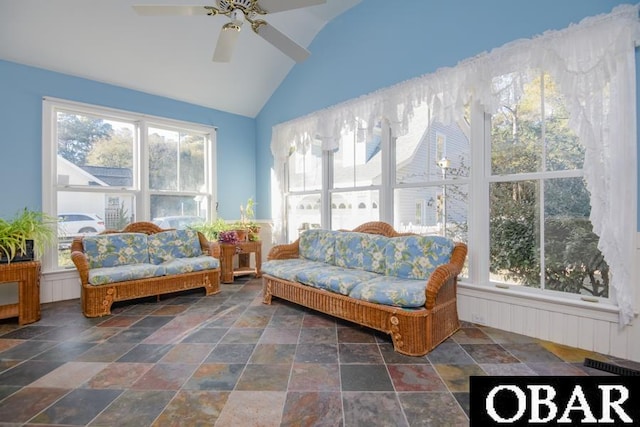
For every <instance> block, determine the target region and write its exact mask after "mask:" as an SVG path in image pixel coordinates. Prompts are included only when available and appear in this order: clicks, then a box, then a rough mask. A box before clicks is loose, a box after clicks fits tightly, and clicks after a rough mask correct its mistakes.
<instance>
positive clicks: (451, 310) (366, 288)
mask: <svg viewBox="0 0 640 427" xmlns="http://www.w3.org/2000/svg"><path fill="white" fill-rule="evenodd" d="M466 255H467V246H466V245H465V244H464V243H460V242H454V241H452V240H450V239H447V238H444V237H440V236H419V235H415V234H410V233H398V232H396V231H395V230H394V229H393V227H392V226H390V225H389V224H386V223H384V222H377V221H376V222H369V223H365V224H363V225H361V226H359V227H357V228H355V229H354V230H352V231H330V230H308V231H305V232H303V233H302V234H301V236H300V238H299V239H298V240H296V241H295V242H293V243H290V244H286V245H277V246H274V247H273V248H272V249H271V251H270V252H269V254H268V257H267V261H266V262H264V263H263V264H262V273H263V276H262V277H263V302H264V303H265V304H270V303H271V300H272V297H274V296H275V297H279V298H282V299H285V300H288V301H291V302H294V303H296V304H300V305H303V306H305V307H309V308H312V309H314V310H318V311H321V312H323V313H327V314H330V315H332V316H335V317H339V318H341V319H345V320H349V321H351V322H355V323H358V324H360V325H363V326H367V327H370V328H373V329H377V330H379V331H382V332H385V333H387V334H390V335H391V338H392V341H393V345H394V349H395V351H397V352H399V353H402V354H406V355H410V356H422V355H424V354H426V353H428V352H429V351H431V350H432V349H433V348H434V347H436V346H437V345H438V344H440V343H441V342H442V341H444V340H445V339H447V338H448V337H449V336H451V335H452V334H453V333H454V332H456V331H457V330H458V329H459V328H460V322H459V320H458V311H457V306H456V288H457V277H458V274H459V273H460V271H461V269H462V268H463V265H464V261H465V258H466Z"/></svg>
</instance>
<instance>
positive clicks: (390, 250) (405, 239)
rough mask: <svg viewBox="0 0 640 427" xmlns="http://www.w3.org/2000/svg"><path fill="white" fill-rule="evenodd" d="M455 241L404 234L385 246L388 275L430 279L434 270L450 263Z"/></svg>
mask: <svg viewBox="0 0 640 427" xmlns="http://www.w3.org/2000/svg"><path fill="white" fill-rule="evenodd" d="M453 247H454V243H453V241H452V240H451V239H448V238H446V237H442V236H402V237H393V238H390V239H389V243H388V244H387V246H386V248H385V258H386V272H385V274H386V275H387V276H395V277H400V278H404V279H428V278H429V276H430V275H431V273H432V272H433V270H435V269H436V267H438V266H439V265H441V264H447V263H449V260H450V259H451V252H452V251H453Z"/></svg>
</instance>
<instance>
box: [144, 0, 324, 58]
mask: <svg viewBox="0 0 640 427" xmlns="http://www.w3.org/2000/svg"><path fill="white" fill-rule="evenodd" d="M258 1H259V4H258ZM323 3H326V0H216V6H167V5H134V6H133V9H134V10H135V11H136V12H137V13H138V14H139V15H144V16H171V15H181V16H193V15H208V16H216V15H225V16H227V17H228V18H229V19H230V22H227V23H226V24H224V25H223V26H222V28H221V29H220V36H219V37H218V43H217V45H216V49H215V51H214V53H213V61H214V62H229V61H230V60H231V55H232V54H233V50H234V47H235V45H236V41H237V40H238V35H239V33H240V29H241V28H242V25H243V24H244V22H245V21H246V22H248V23H249V24H250V25H251V29H252V30H253V31H254V32H255V33H256V34H258V35H259V36H260V37H262V38H263V39H265V40H266V41H268V42H269V43H271V44H272V45H274V46H275V47H276V48H278V49H279V50H281V51H282V52H283V53H284V54H285V55H287V56H289V57H290V58H291V59H293V60H294V61H296V62H302V61H304V60H305V59H306V58H307V57H308V56H309V51H308V50H307V49H305V48H304V47H302V46H300V45H299V44H297V43H296V42H294V41H293V40H291V39H290V38H289V37H287V36H286V35H285V34H283V33H282V32H280V31H278V30H277V29H276V28H274V27H273V26H272V25H270V24H269V23H267V21H265V20H264V19H261V17H263V16H266V15H267V14H270V13H277V12H284V11H287V10H292V9H300V8H303V7H309V6H315V5H318V4H323Z"/></svg>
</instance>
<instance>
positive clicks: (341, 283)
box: [296, 264, 378, 295]
mask: <svg viewBox="0 0 640 427" xmlns="http://www.w3.org/2000/svg"><path fill="white" fill-rule="evenodd" d="M376 277H378V274H376V273H372V272H370V271H364V270H357V269H347V268H342V267H336V266H332V265H326V264H325V265H322V266H317V267H315V268H308V269H304V270H302V271H300V272H298V274H296V280H297V281H298V282H300V283H303V284H305V285H308V286H313V287H314V288H319V289H324V290H327V291H331V292H336V293H339V294H342V295H349V293H350V292H351V290H352V289H353V288H354V287H355V286H356V285H358V284H360V283H362V282H366V281H368V280H371V279H374V278H376Z"/></svg>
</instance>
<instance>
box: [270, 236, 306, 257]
mask: <svg viewBox="0 0 640 427" xmlns="http://www.w3.org/2000/svg"><path fill="white" fill-rule="evenodd" d="M298 243H299V240H296V241H295V242H293V243H289V244H284V245H276V246H274V247H272V248H271V250H270V251H269V254H268V255H267V260H272V259H291V258H298V257H299V256H300V252H299V245H298Z"/></svg>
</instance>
